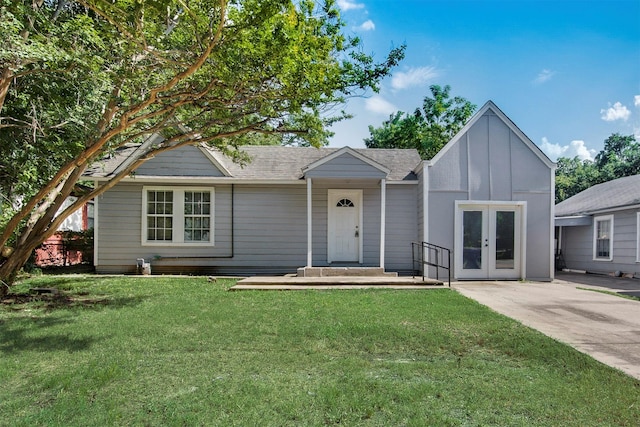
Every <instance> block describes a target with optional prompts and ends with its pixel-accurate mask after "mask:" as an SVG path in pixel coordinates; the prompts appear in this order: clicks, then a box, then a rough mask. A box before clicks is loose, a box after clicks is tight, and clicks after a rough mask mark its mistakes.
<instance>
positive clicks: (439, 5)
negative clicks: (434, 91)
mask: <svg viewBox="0 0 640 427" xmlns="http://www.w3.org/2000/svg"><path fill="white" fill-rule="evenodd" d="M337 3H338V5H339V7H340V8H341V15H342V17H343V19H344V20H345V21H346V23H347V27H346V28H345V31H346V32H347V33H348V34H351V35H357V36H359V37H361V39H362V42H363V51H364V52H365V53H368V54H373V55H374V57H375V58H376V59H378V60H382V58H383V57H384V55H385V54H386V53H387V52H388V51H389V50H390V49H391V48H392V47H394V46H399V45H401V44H403V43H404V44H406V45H407V49H406V57H405V59H404V60H403V61H402V63H401V64H400V66H399V67H398V68H396V69H395V70H394V72H393V76H392V77H390V78H387V79H385V80H384V81H383V83H382V87H381V91H380V93H378V94H373V93H369V94H367V95H366V96H365V97H361V98H352V99H350V100H349V102H348V104H347V105H346V111H347V112H348V113H351V114H353V115H354V116H355V117H354V118H353V119H351V120H348V121H345V122H341V123H339V124H336V125H334V126H333V128H332V130H333V131H334V132H335V136H334V137H333V138H332V140H331V143H330V145H331V146H334V147H342V146H345V145H348V146H351V147H364V142H363V139H364V138H366V137H368V136H369V130H368V126H369V125H373V126H375V127H379V126H380V125H381V124H382V122H383V121H384V120H386V119H388V118H389V115H390V114H391V113H393V112H395V111H404V112H413V111H414V110H415V109H416V108H418V107H420V106H421V105H422V100H423V99H424V97H425V96H427V95H430V93H431V92H430V91H429V86H430V85H432V84H439V85H441V86H444V85H450V86H451V94H452V95H453V96H462V97H464V98H466V99H468V100H469V101H471V102H472V103H474V104H476V105H477V107H478V108H480V107H481V106H482V105H484V103H485V102H486V101H488V100H492V101H493V102H495V103H496V105H498V107H499V108H500V109H501V110H502V111H503V112H504V113H505V114H506V115H507V116H508V117H509V118H511V120H513V121H514V122H515V124H516V125H517V126H518V127H519V128H520V129H521V130H522V131H523V132H524V133H525V134H526V135H527V136H528V137H529V138H530V139H531V140H532V141H533V142H534V143H536V144H537V145H538V146H540V148H542V149H543V151H544V152H545V153H546V154H547V155H548V156H549V157H550V158H551V159H552V160H556V158H557V157H574V156H576V155H577V156H580V158H583V159H584V158H590V157H591V158H592V157H593V156H594V155H595V154H597V153H598V152H599V151H600V150H601V149H602V148H603V146H604V140H605V139H606V138H607V137H608V136H610V135H611V134H612V133H614V132H618V133H621V134H623V135H631V134H635V135H636V137H638V138H640V0H606V1H595V0H591V1H585V0H555V1H554V0H538V1H526V0H502V1H494V0H466V1H460V0H449V1H446V0H422V1H420V0H404V1H385V0H338V1H337Z"/></svg>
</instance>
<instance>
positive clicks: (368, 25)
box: [358, 19, 376, 31]
mask: <svg viewBox="0 0 640 427" xmlns="http://www.w3.org/2000/svg"><path fill="white" fill-rule="evenodd" d="M358 29H360V30H362V31H372V30H375V29H376V24H374V23H373V21H372V20H371V19H369V20H367V21H364V22H363V23H362V25H360V26H359V27H358Z"/></svg>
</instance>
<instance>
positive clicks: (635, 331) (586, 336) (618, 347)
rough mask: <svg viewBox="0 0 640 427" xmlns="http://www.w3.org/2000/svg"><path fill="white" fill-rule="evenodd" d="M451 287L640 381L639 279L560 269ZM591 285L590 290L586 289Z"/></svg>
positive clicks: (459, 283) (457, 284) (458, 283)
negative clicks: (541, 277) (532, 277)
mask: <svg viewBox="0 0 640 427" xmlns="http://www.w3.org/2000/svg"><path fill="white" fill-rule="evenodd" d="M452 288H453V289H455V290H457V291H458V292H460V293H461V294H462V295H465V296H467V297H469V298H472V299H474V300H476V301H478V302H479V303H481V304H483V305H486V306H487V307H489V308H491V309H493V310H494V311H497V312H498V313H501V314H504V315H505V316H508V317H511V318H513V319H515V320H518V321H520V322H522V323H523V324H524V325H527V326H529V327H531V328H533V329H537V330H539V331H541V332H542V333H544V334H545V335H548V336H550V337H552V338H554V339H556V340H558V341H561V342H564V343H567V344H569V345H571V346H572V347H574V348H576V349H577V350H579V351H581V352H583V353H586V354H589V355H590V356H592V357H593V358H595V359H596V360H599V361H600V362H602V363H605V364H607V365H609V366H612V367H614V368H617V369H619V370H621V371H623V372H625V373H627V374H629V375H631V376H632V377H635V378H637V379H639V380H640V301H634V300H629V299H625V298H621V297H618V296H615V295H607V294H603V293H600V292H594V291H593V290H596V289H599V290H608V291H614V292H620V293H629V294H632V293H635V292H639V293H640V280H638V279H617V278H610V277H602V276H591V275H581V274H560V275H558V276H557V278H556V280H554V281H553V282H552V283H541V282H529V283H521V282H455V283H452ZM580 288H586V289H592V290H586V289H580Z"/></svg>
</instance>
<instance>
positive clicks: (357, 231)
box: [356, 225, 360, 237]
mask: <svg viewBox="0 0 640 427" xmlns="http://www.w3.org/2000/svg"><path fill="white" fill-rule="evenodd" d="M356 237H360V231H359V230H358V226H357V225H356Z"/></svg>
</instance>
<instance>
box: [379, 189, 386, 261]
mask: <svg viewBox="0 0 640 427" xmlns="http://www.w3.org/2000/svg"><path fill="white" fill-rule="evenodd" d="M386 212H387V180H386V179H384V178H383V179H381V180H380V268H382V269H384V245H385V230H386V222H387V219H386V216H387V215H386Z"/></svg>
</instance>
